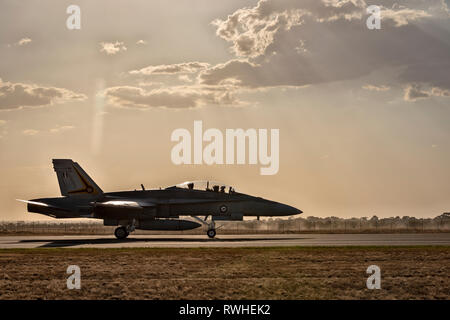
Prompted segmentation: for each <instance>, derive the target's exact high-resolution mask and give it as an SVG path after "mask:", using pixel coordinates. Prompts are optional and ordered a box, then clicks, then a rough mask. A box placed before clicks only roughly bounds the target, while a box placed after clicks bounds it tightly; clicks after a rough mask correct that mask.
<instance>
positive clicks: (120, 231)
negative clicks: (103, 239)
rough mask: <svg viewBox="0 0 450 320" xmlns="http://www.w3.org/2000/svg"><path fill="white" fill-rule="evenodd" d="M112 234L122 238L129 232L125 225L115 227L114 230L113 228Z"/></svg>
mask: <svg viewBox="0 0 450 320" xmlns="http://www.w3.org/2000/svg"><path fill="white" fill-rule="evenodd" d="M114 235H115V236H116V238H117V239H119V240H123V239H125V238H126V237H128V235H129V232H128V231H127V229H126V228H125V227H118V228H116V230H114Z"/></svg>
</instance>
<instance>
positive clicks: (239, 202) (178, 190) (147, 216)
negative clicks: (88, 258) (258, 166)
mask: <svg viewBox="0 0 450 320" xmlns="http://www.w3.org/2000/svg"><path fill="white" fill-rule="evenodd" d="M53 168H54V169H55V172H56V175H57V177H58V182H59V187H60V189H61V195H62V197H57V198H41V199H33V200H19V201H23V202H26V203H27V209H28V212H34V213H40V214H44V215H47V216H51V217H53V218H58V219H61V218H94V219H103V224H104V225H105V226H118V227H117V228H116V229H115V232H114V235H115V236H116V237H117V238H118V239H125V238H126V237H128V235H129V234H130V233H131V232H133V231H134V230H135V229H142V230H190V229H195V228H198V227H200V226H201V225H202V224H203V225H206V226H207V232H206V234H207V235H208V237H209V238H214V237H215V236H216V222H217V221H242V220H243V218H244V216H252V217H257V218H258V219H259V217H261V216H289V215H295V214H300V213H302V211H301V210H298V209H296V208H294V207H291V206H288V205H286V204H282V203H278V202H275V201H271V200H266V199H263V198H260V197H254V196H251V195H247V194H243V193H239V192H236V190H235V189H234V188H233V187H231V186H227V185H224V184H219V183H215V182H210V181H206V182H204V181H190V182H184V183H181V184H178V185H174V186H170V187H167V188H164V189H162V188H160V189H152V190H145V188H144V186H143V185H142V184H141V190H134V191H120V192H103V190H102V189H100V187H99V186H98V185H97V184H96V183H95V182H94V180H92V179H91V178H90V177H89V176H88V175H87V173H86V172H85V171H84V170H83V169H82V168H81V166H80V165H79V164H78V163H76V162H73V161H72V160H71V159H53ZM182 216H185V217H186V218H183V219H180V217H182ZM200 217H202V218H200ZM208 217H210V219H208ZM190 218H192V219H195V220H196V221H198V222H199V223H197V222H195V221H192V220H190Z"/></svg>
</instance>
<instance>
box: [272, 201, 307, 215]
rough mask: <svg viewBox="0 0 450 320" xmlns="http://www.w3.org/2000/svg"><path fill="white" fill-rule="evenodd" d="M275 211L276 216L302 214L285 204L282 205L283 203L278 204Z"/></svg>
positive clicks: (300, 211)
mask: <svg viewBox="0 0 450 320" xmlns="http://www.w3.org/2000/svg"><path fill="white" fill-rule="evenodd" d="M276 211H277V216H292V215H295V214H300V213H303V211H302V210H299V209H297V208H294V207H291V206H288V205H287V204H283V203H278V206H277V210H276Z"/></svg>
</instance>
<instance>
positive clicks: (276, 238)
mask: <svg viewBox="0 0 450 320" xmlns="http://www.w3.org/2000/svg"><path fill="white" fill-rule="evenodd" d="M422 245H433V246H450V233H423V234H420V233H414V234H411V233H408V234H257V235H255V234H252V235H241V234H239V235H220V234H219V235H217V236H216V238H214V239H209V238H208V237H207V236H206V235H183V234H181V235H180V234H178V235H130V237H129V238H127V239H125V240H117V239H116V238H115V237H114V236H112V235H111V236H104V235H83V236H73V235H70V236H46V235H44V236H0V249H13V248H155V247H159V248H204V247H285V246H422Z"/></svg>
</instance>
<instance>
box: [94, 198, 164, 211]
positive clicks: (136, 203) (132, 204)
mask: <svg viewBox="0 0 450 320" xmlns="http://www.w3.org/2000/svg"><path fill="white" fill-rule="evenodd" d="M93 204H94V205H95V206H96V207H103V208H135V209H140V208H151V207H155V206H156V204H155V203H152V202H148V201H143V200H131V199H130V200H108V201H105V202H95V203H93Z"/></svg>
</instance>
